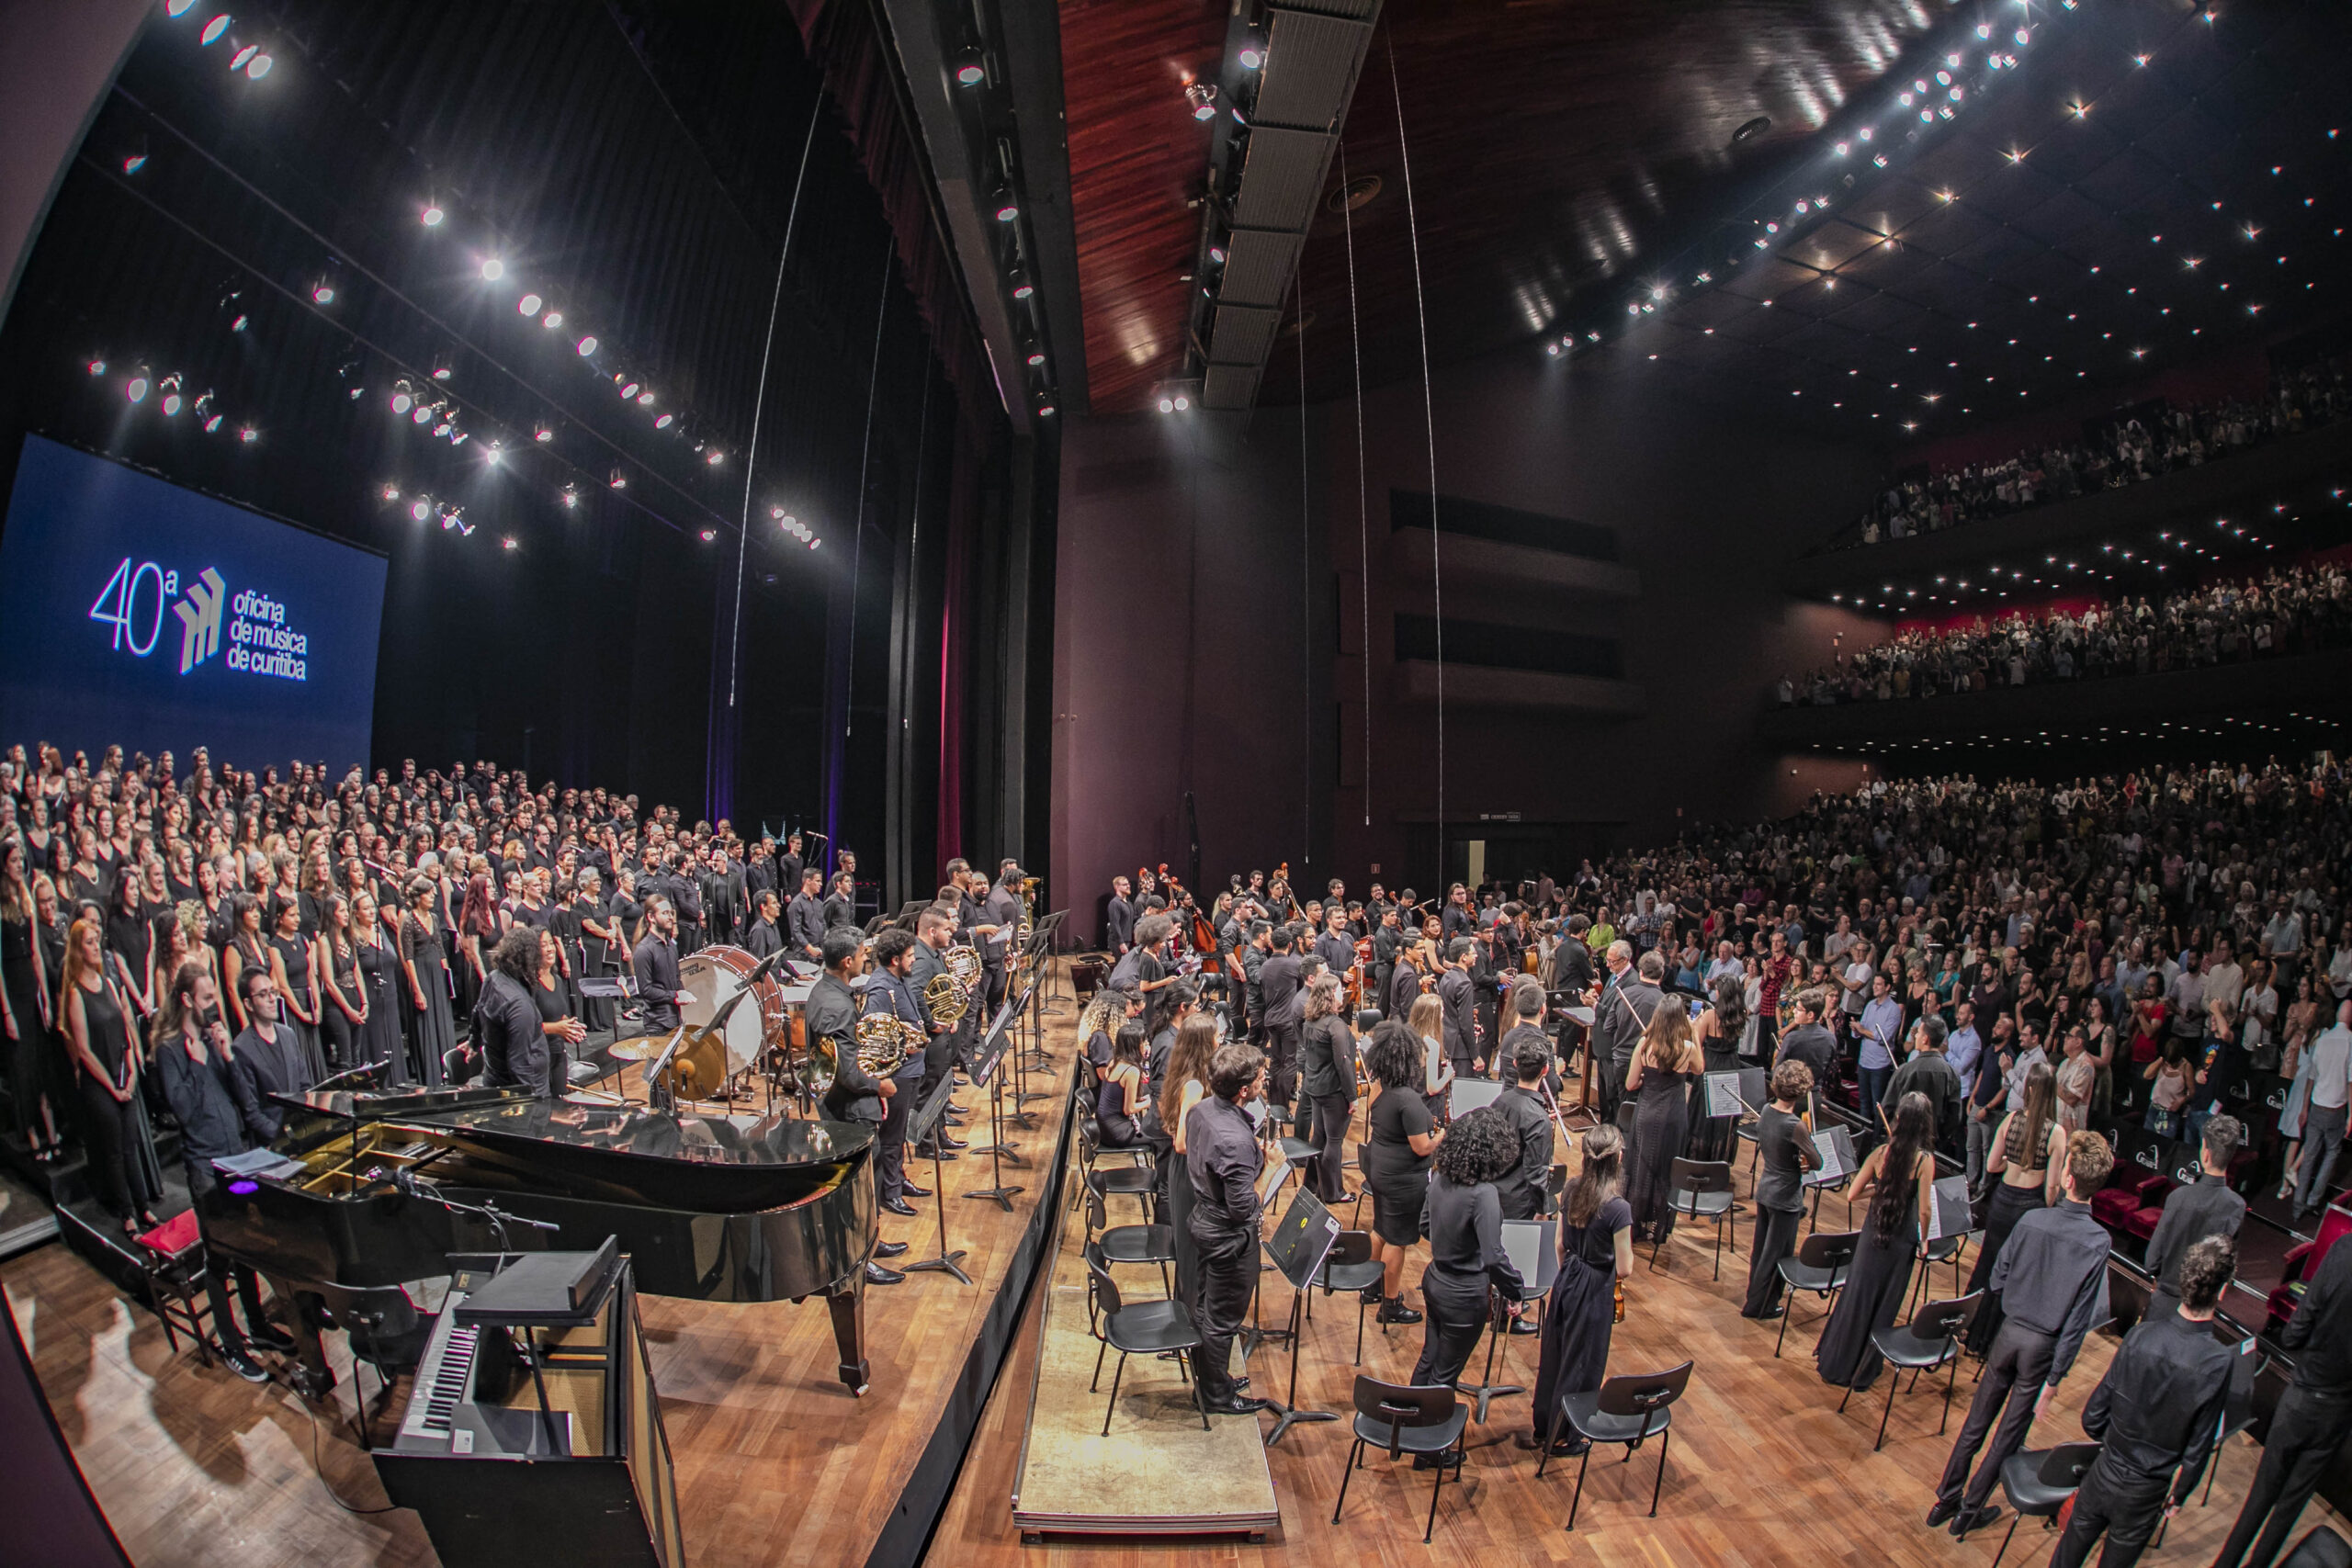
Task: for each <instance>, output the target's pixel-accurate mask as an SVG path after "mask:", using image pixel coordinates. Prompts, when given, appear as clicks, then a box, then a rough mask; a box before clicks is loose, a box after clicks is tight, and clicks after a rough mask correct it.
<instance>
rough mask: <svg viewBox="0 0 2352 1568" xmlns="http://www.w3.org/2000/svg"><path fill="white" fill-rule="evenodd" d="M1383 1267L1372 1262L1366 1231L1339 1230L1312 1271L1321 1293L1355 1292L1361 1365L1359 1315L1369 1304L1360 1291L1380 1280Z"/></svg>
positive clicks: (1358, 1350) (1359, 1350)
mask: <svg viewBox="0 0 2352 1568" xmlns="http://www.w3.org/2000/svg"><path fill="white" fill-rule="evenodd" d="M1384 1272H1385V1270H1384V1269H1383V1268H1382V1266H1381V1265H1380V1264H1378V1263H1375V1262H1374V1261H1373V1258H1372V1233H1371V1232H1370V1231H1341V1232H1340V1235H1339V1239H1338V1240H1336V1241H1334V1242H1332V1243H1331V1250H1330V1251H1329V1252H1328V1253H1326V1254H1325V1255H1324V1258H1323V1267H1322V1268H1321V1269H1317V1271H1316V1275H1315V1281H1314V1282H1315V1283H1316V1284H1318V1285H1320V1286H1322V1287H1323V1293H1324V1294H1325V1295H1327V1296H1328V1295H1331V1294H1333V1293H1335V1292H1340V1291H1353V1292H1357V1299H1356V1359H1355V1364H1356V1365H1357V1366H1359V1367H1361V1366H1363V1314H1364V1309H1365V1308H1366V1307H1369V1306H1370V1305H1372V1303H1370V1302H1367V1301H1365V1300H1363V1292H1364V1291H1366V1290H1368V1289H1369V1288H1371V1287H1372V1286H1374V1285H1377V1284H1379V1283H1380V1282H1381V1280H1382V1276H1383V1273H1384Z"/></svg>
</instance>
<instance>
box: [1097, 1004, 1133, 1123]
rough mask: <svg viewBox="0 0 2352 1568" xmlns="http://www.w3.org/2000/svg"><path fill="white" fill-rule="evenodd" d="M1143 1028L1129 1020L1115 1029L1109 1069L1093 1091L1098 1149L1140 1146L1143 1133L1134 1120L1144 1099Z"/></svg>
mask: <svg viewBox="0 0 2352 1568" xmlns="http://www.w3.org/2000/svg"><path fill="white" fill-rule="evenodd" d="M1144 1039H1145V1036H1144V1032H1143V1025H1142V1024H1140V1023H1138V1022H1136V1021H1133V1020H1129V1021H1127V1022H1125V1023H1124V1024H1122V1025H1120V1026H1119V1038H1118V1039H1117V1040H1116V1041H1114V1043H1112V1046H1111V1070H1110V1071H1109V1072H1108V1073H1106V1074H1104V1075H1103V1081H1102V1082H1101V1083H1100V1084H1097V1085H1096V1086H1095V1089H1094V1125H1095V1128H1096V1130H1097V1131H1098V1132H1099V1133H1100V1134H1102V1138H1101V1142H1100V1144H1099V1145H1098V1146H1099V1147H1102V1148H1106V1149H1132V1148H1136V1147H1139V1146H1141V1145H1142V1143H1143V1131H1142V1128H1141V1127H1140V1125H1139V1124H1138V1122H1137V1118H1138V1117H1139V1116H1140V1114H1141V1113H1142V1111H1143V1104H1144V1099H1145V1090H1144V1082H1143V1052H1144Z"/></svg>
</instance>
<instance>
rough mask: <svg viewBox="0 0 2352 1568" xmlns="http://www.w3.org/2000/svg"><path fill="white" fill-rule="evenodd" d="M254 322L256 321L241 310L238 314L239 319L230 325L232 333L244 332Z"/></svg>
mask: <svg viewBox="0 0 2352 1568" xmlns="http://www.w3.org/2000/svg"><path fill="white" fill-rule="evenodd" d="M253 320H254V319H253V318H252V317H251V316H248V315H246V314H245V313H244V312H243V311H242V310H240V311H238V312H237V319H236V320H235V321H231V322H230V323H229V330H230V331H231V332H232V333H241V332H243V331H244V330H245V329H246V328H247V327H249V326H251V325H252V324H253Z"/></svg>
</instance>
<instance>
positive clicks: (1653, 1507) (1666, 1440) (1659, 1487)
mask: <svg viewBox="0 0 2352 1568" xmlns="http://www.w3.org/2000/svg"><path fill="white" fill-rule="evenodd" d="M1673 1446H1674V1428H1673V1427H1668V1428H1667V1429H1666V1431H1665V1433H1664V1435H1663V1436H1661V1437H1660V1438H1658V1443H1657V1480H1655V1481H1653V1482H1651V1483H1650V1517H1652V1518H1656V1517H1657V1497H1658V1494H1659V1493H1660V1492H1662V1491H1664V1490H1665V1489H1666V1454H1667V1450H1668V1449H1669V1448H1671V1447H1673Z"/></svg>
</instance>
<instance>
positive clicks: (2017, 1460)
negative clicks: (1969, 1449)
mask: <svg viewBox="0 0 2352 1568" xmlns="http://www.w3.org/2000/svg"><path fill="white" fill-rule="evenodd" d="M2098 1450H2099V1445H2098V1444H2097V1443H2061V1444H2059V1445H2058V1446H2057V1447H2056V1448H2054V1449H2028V1450H2026V1451H2025V1452H2023V1453H2019V1454H2011V1455H2010V1456H2009V1457H2008V1458H2007V1460H2006V1461H2003V1462H2002V1465H2001V1495H2003V1496H2005V1497H2007V1499H2008V1500H2009V1508H2010V1510H2011V1513H2010V1517H2009V1529H2008V1534H2007V1535H2004V1536H2003V1537H2001V1549H2000V1551H1996V1552H1995V1553H1993V1568H2001V1559H2002V1557H2003V1556H2004V1555H2006V1554H2007V1551H2008V1550H2009V1542H2010V1540H2013V1539H2014V1538H2015V1537H2016V1535H2017V1533H2018V1521H2019V1520H2022V1519H2025V1518H2028V1517H2031V1518H2037V1519H2040V1520H2041V1521H2042V1526H2041V1528H2042V1529H2044V1530H2048V1529H2052V1528H2053V1527H2055V1526H2056V1524H2057V1522H2058V1510H2059V1509H2061V1508H2063V1507H2064V1506H2066V1499H2067V1498H2069V1497H2072V1496H2073V1495H2075V1488H2077V1487H2079V1486H2080V1485H2082V1483H2083V1477H2084V1476H2086V1475H2088V1474H2089V1473H2090V1469H2091V1466H2092V1465H2094V1464H2096V1463H2098Z"/></svg>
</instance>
